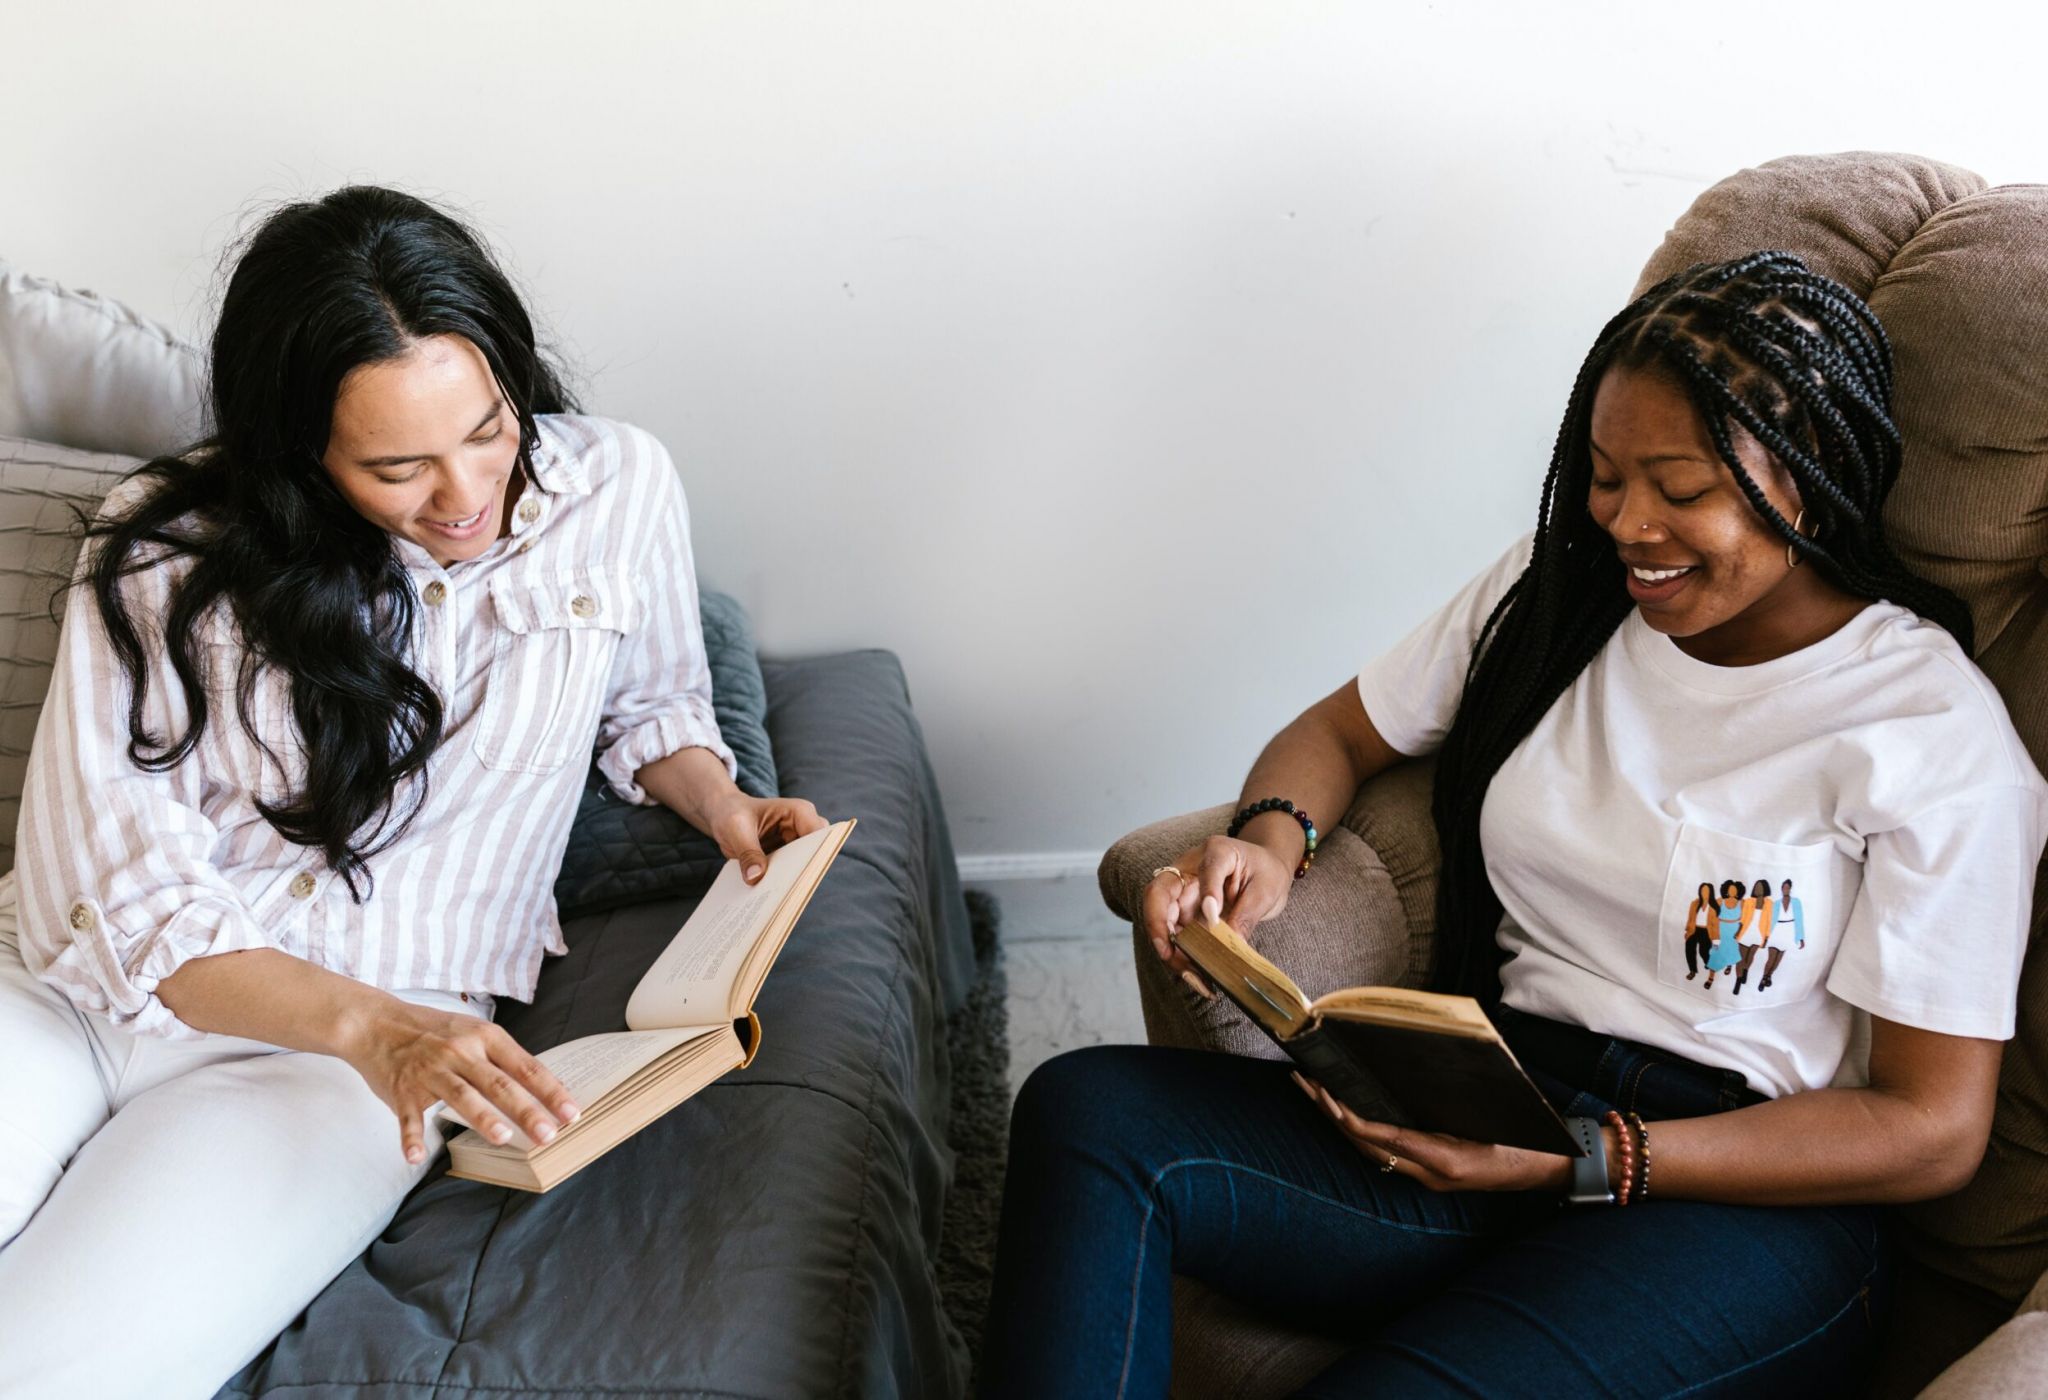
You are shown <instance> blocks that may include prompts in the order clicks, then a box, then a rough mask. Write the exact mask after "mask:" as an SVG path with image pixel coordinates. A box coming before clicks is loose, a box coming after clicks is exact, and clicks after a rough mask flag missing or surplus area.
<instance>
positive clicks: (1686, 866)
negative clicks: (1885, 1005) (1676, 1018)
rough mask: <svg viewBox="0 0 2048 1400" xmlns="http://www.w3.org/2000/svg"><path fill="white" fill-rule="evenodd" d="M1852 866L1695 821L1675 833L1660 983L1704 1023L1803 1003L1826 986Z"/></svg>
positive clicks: (1826, 854)
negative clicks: (1692, 1005)
mask: <svg viewBox="0 0 2048 1400" xmlns="http://www.w3.org/2000/svg"><path fill="white" fill-rule="evenodd" d="M1854 867H1855V862H1853V861H1851V860H1850V859H1849V858H1848V857H1847V856H1845V855H1843V854H1842V853H1841V852H1840V851H1838V850H1837V849H1836V848H1835V845H1834V843H1832V842H1828V841H1822V842H1817V843H1815V844H1813V845H1787V844H1782V843H1778V842H1771V841H1757V840H1752V839H1751V838H1749V837H1746V836H1737V835H1734V834H1732V833H1730V832H1725V831H1715V830H1712V829H1711V828H1708V827H1703V826H1699V825H1696V824H1694V823H1692V822H1686V823H1684V824H1682V825H1681V826H1680V827H1679V829H1678V843H1677V845H1676V847H1675V848H1674V849H1673V851H1672V855H1671V867H1670V870H1669V871H1668V873H1667V874H1666V876H1665V882H1664V900H1663V906H1662V913H1661V916H1660V919H1659V925H1658V929H1657V980H1658V981H1660V982H1662V983H1663V984H1664V985H1665V986H1666V987H1671V988H1676V989H1682V990H1684V991H1685V992H1686V993H1688V994H1689V995H1690V996H1691V998H1692V999H1693V1000H1695V1001H1696V1002H1698V1003H1700V1007H1699V1010H1700V1013H1701V1019H1702V1020H1706V1019H1709V1018H1712V1017H1715V1016H1720V1015H1727V1014H1729V1013H1731V1012H1737V1011H1747V1010H1752V1009H1758V1008H1768V1007H1771V1006H1785V1005H1789V1004H1791V1003H1794V1002H1797V1001H1800V1000H1803V999H1804V998H1806V997H1807V996H1809V995H1811V994H1812V993H1813V992H1814V991H1815V990H1816V989H1817V988H1820V987H1822V986H1824V985H1825V983H1826V981H1827V972H1828V968H1829V965H1830V964H1832V963H1833V962H1834V958H1835V950H1836V948H1837V946H1838V945H1839V943H1840V935H1841V927H1842V920H1843V918H1844V916H1845V915H1846V914H1847V912H1848V904H1849V899H1848V898H1847V897H1846V895H1845V891H1844V888H1843V886H1844V879H1845V877H1846V876H1850V875H1853V874H1854V873H1855V869H1854Z"/></svg>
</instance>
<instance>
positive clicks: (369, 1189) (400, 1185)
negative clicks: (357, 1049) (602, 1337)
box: [0, 875, 490, 1400]
mask: <svg viewBox="0 0 2048 1400" xmlns="http://www.w3.org/2000/svg"><path fill="white" fill-rule="evenodd" d="M16 939H17V927H16V922H15V899H14V878H13V876H12V875H8V876H4V877H0V1085H4V1086H5V1087H4V1089H0V1396H5V1397H7V1400H14V1397H27V1396H33V1397H37V1400H41V1398H42V1397H55V1396H66V1397H69V1396H93V1397H96V1398H97V1397H117V1396H128V1395H134V1396H150V1397H177V1396H200V1397H204V1396H210V1395H212V1394H213V1393H214V1392H215V1391H216V1390H218V1389H219V1388H220V1386H221V1385H222V1384H223V1383H224V1382H225V1381H227V1380H228V1379H229V1378H230V1377H231V1376H233V1375H234V1373H235V1372H236V1371H238V1370H240V1369H241V1367H242V1366H243V1365H244V1364H245V1363H247V1362H248V1360H249V1359H250V1358H251V1357H252V1356H254V1355H255V1354H256V1353H257V1352H258V1351H260V1350H262V1349H263V1347H264V1346H265V1345H266V1344H267V1343H268V1342H269V1341H270V1339H271V1338H272V1337H274V1336H276V1335H277V1333H278V1332H280V1331H282V1330H283V1329H284V1327H285V1326H286V1325H287V1324H288V1323H290V1322H291V1320H292V1319H293V1318H294V1317H296V1316H297V1315H298V1314H299V1312H300V1310H301V1309H303V1308H304V1307H305V1305H306V1304H307V1303H308V1302H310V1301H311V1300H312V1298H313V1296H314V1295H315V1294H317V1293H318V1292H319V1291H320V1290H321V1289H322V1288H323V1287H325V1286H326V1284H327V1282H328V1280H330V1279H332V1278H333V1277H334V1276H335V1275H336V1274H338V1273H340V1272H341V1270H342V1269H343V1268H344V1267H346V1266H347V1264H348V1263H349V1261H350V1260H352V1259H354V1258H355V1257H356V1255H358V1254H360V1253H361V1252H362V1251H363V1250H364V1249H365V1248H366V1247H367V1246H368V1245H369V1243H370V1242H371V1241H372V1240H373V1239H375V1238H376V1237H377V1235H378V1233H379V1232H380V1231H381V1230H382V1229H383V1228H384V1225H385V1224H386V1222H388V1221H389V1220H390V1219H391V1216H392V1214H393V1213H394V1212H395V1211H396V1210H397V1209H398V1204H399V1202H400V1201H401V1200H402V1199H403V1198H404V1196H405V1194H406V1192H407V1191H409V1190H410V1189H411V1188H412V1186H413V1184H414V1183H415V1182H417V1181H418V1180H419V1179H420V1176H421V1174H422V1173H424V1172H425V1170H426V1168H425V1167H424V1166H419V1167H412V1166H408V1165H406V1161H405V1156H404V1153H403V1151H402V1150H401V1148H400V1146H399V1139H398V1120H397V1118H396V1117H395V1116H394V1115H393V1114H392V1112H391V1110H390V1109H389V1108H386V1107H385V1106H384V1103H383V1101H382V1100H381V1099H379V1098H378V1097H377V1096H376V1095H375V1094H373V1093H371V1092H370V1088H369V1086H368V1085H367V1084H365V1083H364V1082H363V1080H362V1078H361V1077H360V1076H359V1075H357V1074H356V1072H355V1071H354V1070H352V1069H350V1068H349V1067H348V1066H347V1065H346V1064H344V1063H342V1062H341V1061H340V1060H337V1059H335V1058H333V1057H332V1056H328V1055H314V1054H305V1053H299V1052H295V1051H288V1050H279V1049H277V1048H276V1047H275V1046H271V1045H264V1044H261V1043H259V1042H257V1041H252V1040H240V1039H237V1038H235V1037H232V1036H224V1035H209V1036H204V1037H201V1038H199V1039H197V1040H182V1041H171V1040H161V1039H158V1038H156V1037H153V1036H138V1035H131V1034H130V1033H129V1032H127V1031H125V1030H122V1029H120V1028H119V1027H116V1026H114V1025H111V1024H110V1023H108V1022H107V1021H106V1020H104V1019H102V1018H101V1017H98V1016H89V1015H81V1014H80V1013H79V1012H78V1011H77V1010H76V1009H75V1008H74V1007H73V1006H72V1005H71V1003H70V1002H68V1001H66V1000H65V999H64V997H63V996H61V995H60V994H59V993H57V992H56V991H54V990H53V989H51V988H50V987H48V986H45V985H44V984H43V983H42V982H40V981H38V980H36V978H35V977H33V976H31V975H30V973H29V971H28V969H27V968H26V967H24V966H23V965H22V961H21V953H20V950H19V948H18V947H17V943H16ZM400 995H403V996H405V997H406V999H407V1000H409V1001H416V1002H421V1003H424V1004H428V1005H434V1006H441V1007H444V1008H445V1009H447V1010H450V1011H463V1012H471V1013H474V1012H475V1011H476V1010H477V1009H478V1007H479V1005H481V1006H483V1007H485V1008H488V1006H489V1004H490V1003H489V1002H488V1000H485V1001H483V1002H481V1003H478V1002H468V1003H465V1002H463V1001H461V1000H460V999H459V998H458V997H457V996H456V995H455V994H454V993H452V992H407V993H401V994H400ZM439 1146H440V1141H439V1138H438V1136H436V1134H435V1133H434V1131H433V1124H432V1121H431V1120H430V1121H429V1124H428V1138H427V1147H428V1153H427V1160H428V1161H432V1160H433V1154H434V1152H435V1151H436V1150H438V1148H439ZM10 1241H11V1242H10Z"/></svg>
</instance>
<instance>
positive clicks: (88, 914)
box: [71, 904, 93, 933]
mask: <svg viewBox="0 0 2048 1400" xmlns="http://www.w3.org/2000/svg"><path fill="white" fill-rule="evenodd" d="M92 925H93V918H92V906H91V905H88V904H74V905H72V906H71V927H73V928H75V929H77V930H78V931H79V932H80V933H84V932H85V931H86V930H87V929H89V928H91V927H92Z"/></svg>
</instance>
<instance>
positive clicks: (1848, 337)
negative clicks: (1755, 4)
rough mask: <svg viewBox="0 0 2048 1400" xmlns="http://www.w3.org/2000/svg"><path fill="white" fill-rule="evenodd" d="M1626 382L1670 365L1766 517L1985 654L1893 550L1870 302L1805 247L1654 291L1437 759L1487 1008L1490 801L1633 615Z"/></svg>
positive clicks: (1852, 578) (1451, 896)
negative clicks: (1602, 449) (1619, 444)
mask: <svg viewBox="0 0 2048 1400" xmlns="http://www.w3.org/2000/svg"><path fill="white" fill-rule="evenodd" d="M1617 368H1623V369H1636V370H1651V371H1655V372H1658V373H1661V374H1664V375H1666V376H1668V377H1669V378H1670V379H1671V380H1672V381H1673V382H1674V383H1676V384H1677V385H1679V386H1680V387H1681V388H1683V389H1684V391H1685V392H1686V394H1687V395H1688V396H1689V397H1690V398H1691V399H1692V403H1693V407H1694V408H1696V409H1697V410H1698V411H1699V415H1700V418H1701V419H1702V420H1703V421H1704V422H1705V424H1706V427H1707V431H1708V433H1709V435H1710V436H1711V437H1712V439H1713V442H1714V446H1715V448H1716V450H1717V451H1718V452H1719V454H1720V457H1721V460H1722V461H1723V462H1724V463H1726V464H1727V467H1728V470H1729V471H1730V472H1732V473H1734V476H1735V481H1736V484H1737V485H1738V486H1739V487H1740V488H1741V491H1742V493H1743V495H1744V496H1745V497H1746V498H1747V499H1748V501H1749V503H1750V505H1751V506H1752V507H1753V508H1754V509H1755V510H1756V512H1757V514H1758V515H1759V516H1760V517H1762V519H1763V521H1764V523H1765V524H1767V525H1768V526H1769V527H1770V528H1771V529H1772V530H1773V531H1774V532H1776V533H1777V534H1778V535H1779V536H1780V537H1781V538H1783V539H1784V541H1785V542H1786V544H1787V545H1788V546H1790V547H1791V548H1793V549H1796V550H1798V551H1799V552H1800V553H1801V554H1802V555H1804V556H1805V559H1806V561H1807V562H1808V563H1810V564H1811V565H1812V566H1813V567H1815V568H1817V569H1819V570H1820V571H1821V572H1822V573H1823V574H1824V575H1826V576H1827V577H1828V578H1829V579H1830V580H1832V581H1833V582H1834V583H1836V584H1837V585H1839V586H1840V587H1841V588H1842V589H1844V590H1845V591H1847V592H1848V593H1851V594H1853V595H1855V596H1857V597H1860V598H1871V599H1880V598H1881V599H1887V600H1889V601H1891V602H1894V603H1897V604H1899V605H1900V606H1902V607H1905V608H1909V609H1911V610H1912V611H1913V612H1915V613H1918V614H1919V615H1920V616H1922V617H1924V618H1926V619H1928V620H1929V621H1931V622H1934V623H1937V624H1939V625H1940V626H1942V627H1944V628H1946V629H1947V630H1948V631H1949V632H1950V633H1951V634H1952V635H1953V636H1954V637H1955V639H1956V640H1957V641H1958V642H1960V643H1961V644H1962V646H1963V649H1964V650H1965V651H1968V650H1970V649H1971V642H1972V632H1971V626H1970V613H1969V610H1968V609H1967V608H1966V607H1965V606H1964V605H1963V603H1962V601H1961V600H1960V599H1958V598H1957V597H1956V596H1955V595H1954V594H1952V593H1950V592H1948V591H1947V590H1946V589H1943V588H1940V587H1937V586H1936V585H1935V584H1932V583H1930V582H1928V581H1927V580H1926V579H1923V578H1921V577H1920V576H1919V575H1917V574H1915V573H1913V572H1912V571H1911V570H1910V569H1908V568H1907V567H1906V566H1905V565H1904V564H1903V563H1901V562H1900V561H1899V559H1898V556H1897V555H1896V554H1894V553H1893V552H1892V548H1891V545H1890V543H1889V542H1888V541H1887V540H1886V538H1885V534H1884V528H1883V525H1882V523H1881V517H1882V515H1883V509H1884V501H1885V497H1886V495H1887V494H1889V492H1890V491H1891V488H1892V483H1893V481H1895V480H1896V479H1897V477H1898V472H1899V432H1898V428H1897V427H1896V425H1894V424H1893V422H1892V417H1891V401H1892V353H1891V344H1890V342H1889V341H1887V340H1886V339H1885V334H1884V328H1883V327H1882V326H1880V325H1879V324H1878V321H1877V317H1876V316H1874V315H1873V314H1872V313H1871V310H1870V308H1869V307H1868V306H1866V305H1864V304H1863V301H1862V299H1861V298H1859V297H1858V296H1857V295H1856V294H1855V293H1854V292H1852V291H1850V290H1849V289H1848V288H1847V287H1844V286H1842V285H1841V284H1840V283H1838V282H1836V281H1834V280H1832V279H1831V278H1828V277H1824V276H1822V275H1820V274H1819V273H1816V272H1813V271H1810V270H1809V269H1808V268H1807V266H1806V264H1805V263H1803V262H1802V261H1800V260H1799V259H1798V258H1797V257H1795V256H1793V255H1792V254H1790V253H1779V252H1761V253H1752V254H1750V255H1748V256H1746V257H1741V258H1736V259H1734V260H1732V261H1729V262H1724V263H1716V264H1711V265H1702V266H1696V267H1692V268H1688V269H1687V270H1686V271H1684V272H1681V273H1679V274H1677V275H1676V276H1674V277H1670V278H1667V279H1666V280H1665V281H1663V282H1660V283H1658V284H1657V285H1656V286H1654V287H1652V288H1651V289H1650V290H1649V291H1648V292H1646V293H1644V294H1643V296H1641V297H1640V298H1638V299H1637V300H1636V301H1634V302H1632V303H1630V305H1629V306H1628V307H1627V308H1626V309H1624V310H1623V311H1622V312H1621V313H1620V314H1619V315H1617V316H1615V317H1614V319H1613V320H1611V321H1609V322H1608V323H1607V324H1606V326H1605V327H1603V328H1602V329H1601V331H1600V335H1599V338H1598V339H1597V340H1596V341H1595V342H1594V344H1593V349H1592V351H1591V353H1589V354H1588V355H1587V356H1586V360H1585V363H1584V364H1583V365H1582V366H1581V367H1580V369H1579V374H1578V378H1577V380H1576V381H1575V382H1574V383H1573V385H1572V392H1571V399H1570V401H1569V403H1568V404H1567V405H1566V407H1565V414H1564V423H1563V425H1562V426H1561V427H1560V428H1559V429H1558V434H1557V444H1556V447H1555V449H1554V450H1553V452H1552V454H1551V459H1550V473H1549V475H1548V476H1547V477H1545V479H1544V482H1543V494H1542V498H1541V502H1540V504H1539V506H1538V508H1537V517H1536V539H1535V551H1534V553H1533V555H1532V556H1531V558H1530V560H1529V566H1528V567H1527V568H1526V569H1524V570H1523V571H1522V574H1521V576H1520V577H1519V578H1517V579H1516V580H1515V582H1514V584H1513V585H1512V586H1511V587H1510V588H1509V589H1508V591H1507V595H1506V596H1505V597H1504V598H1502V599H1501V601H1500V603H1499V605H1498V606H1497V607H1495V608H1494V610H1493V612H1492V614H1491V615H1490V616H1489V617H1488V618H1487V620H1486V624H1485V626H1484V627H1483V628H1482V629H1481V631H1480V639H1479V645H1478V647H1477V648H1476V649H1475V651H1474V653H1473V658H1472V663H1471V666H1470V669H1469V670H1468V671H1467V672H1466V676H1465V688H1464V692H1463V695H1462V697H1461V699H1460V701H1459V705H1458V713H1457V717H1456V719H1455V720H1454V721H1453V722H1452V725H1451V729H1450V732H1449V734H1448V735H1446V736H1445V739H1444V743H1443V748H1442V750H1441V752H1440V753H1439V755H1438V759H1437V772H1436V788H1435V793H1434V796H1433V798H1432V806H1433V815H1434V816H1435V819H1436V829H1437V837H1438V840H1439V842H1440V843H1441V847H1442V852H1443V860H1442V865H1441V869H1440V871H1439V875H1438V884H1437V947H1438V953H1437V967H1436V976H1435V982H1436V985H1437V986H1438V987H1439V988H1441V989H1443V990H1447V991H1457V992H1463V993H1466V994H1467V995H1471V996H1476V997H1479V998H1481V999H1482V1000H1485V1001H1491V1000H1494V999H1496V998H1497V997H1498V996H1499V992H1500V951H1499V947H1498V944H1497V942H1496V939H1495V934H1496V932H1497V930H1498V928H1499V924H1500V916H1501V905H1500V900H1499V898H1498V897H1497V896H1496V895H1495V893H1494V890H1493V886H1492V884H1491V883H1490V882H1489V881H1488V880H1487V876H1486V867H1485V863H1484V860H1483V858H1482V855H1481V852H1480V847H1479V812H1480V806H1481V804H1482V803H1484V801H1485V800H1486V790H1487V787H1488V785H1489V784H1491V783H1492V781H1493V776H1494V774H1495V773H1497V772H1498V771H1499V770H1500V766H1501V764H1502V763H1503V762H1505V761H1506V759H1507V757H1508V755H1509V754H1510V753H1511V752H1513V750H1514V748H1515V746H1516V745H1517V744H1519V743H1521V742H1522V740H1523V739H1524V738H1526V737H1527V736H1528V734H1529V731H1530V730H1532V729H1534V728H1535V727H1536V723H1537V721H1538V720H1540V719H1541V718H1542V717H1543V714H1544V712H1545V711H1547V710H1548V709H1549V708H1550V707H1551V705H1552V704H1554V703H1555V702H1556V700H1557V698H1558V697H1559V696H1560V695H1562V694H1563V693H1564V691H1565V689H1566V688H1567V687H1569V686H1570V685H1571V683H1572V681H1573V680H1575V679H1576V678H1577V677H1578V675H1579V673H1580V672H1581V671H1583V670H1585V669H1586V666H1587V665H1588V664H1589V663H1590V662H1591V661H1592V659H1593V657H1594V656H1595V654H1597V653H1598V652H1599V650H1600V649H1601V647H1603V646H1605V645H1606V644H1607V640H1608V638H1610V637H1611V636H1613V635H1614V630H1615V628H1616V627H1618V626H1620V625H1621V621H1622V619H1623V618H1624V617H1626V616H1627V615H1628V612H1629V609H1630V608H1631V607H1633V606H1634V604H1633V602H1632V601H1631V600H1630V598H1629V595H1628V586H1627V582H1626V579H1625V578H1624V575H1623V570H1622V566H1621V561H1620V557H1619V556H1618V555H1617V554H1616V552H1615V548H1614V541H1613V540H1612V539H1611V538H1610V537H1609V536H1608V534H1607V532H1606V531H1605V530H1603V529H1602V528H1601V527H1600V526H1599V525H1597V524H1596V523H1594V521H1593V519H1592V517H1591V515H1590V514H1589V513H1588V511H1587V509H1586V501H1587V497H1588V491H1589V486H1590V483H1591V480H1592V471H1593V467H1592V454H1591V451H1590V449H1589V447H1588V424H1589V420H1590V418H1591V415H1592V405H1593V395H1594V392H1595V390H1597V389H1598V387H1599V385H1600V380H1601V378H1602V376H1603V375H1605V374H1606V373H1607V371H1608V370H1610V369H1617ZM1738 423H1739V424H1741V425H1742V427H1743V428H1745V429H1747V430H1748V432H1749V433H1750V434H1751V435H1753V436H1754V437H1755V438H1756V439H1757V441H1758V442H1760V443H1762V444H1763V446H1764V447H1765V448H1767V449H1769V451H1770V452H1771V453H1772V454H1773V455H1774V456H1775V457H1776V458H1777V460H1778V461H1779V462H1781V463H1783V464H1784V466H1785V468H1786V469H1787V470H1788V471H1789V472H1790V473H1791V474H1792V477H1793V479H1794V480H1795V481H1796V482H1797V484H1798V487H1799V495H1800V500H1801V502H1802V505H1803V507H1804V509H1805V512H1806V519H1807V521H1808V522H1809V523H1810V524H1811V526H1812V528H1813V533H1812V535H1811V536H1808V535H1806V534H1802V533H1801V532H1799V531H1797V530H1794V529H1793V528H1792V526H1793V522H1791V521H1789V520H1787V519H1785V517H1784V516H1782V515H1780V514H1779V513H1778V511H1777V510H1776V509H1775V508H1774V507H1772V505H1771V504H1770V502H1769V501H1768V500H1767V499H1765V497H1764V494H1763V491H1762V489H1761V487H1760V486H1759V485H1758V483H1757V482H1756V481H1754V480H1752V479H1751V477H1750V475H1749V473H1748V472H1747V471H1746V470H1745V469H1744V467H1743V465H1742V461H1741V458H1739V457H1738V456H1737V455H1736V451H1735V442H1734V437H1733V425H1734V424H1738Z"/></svg>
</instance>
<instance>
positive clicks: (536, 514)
mask: <svg viewBox="0 0 2048 1400" xmlns="http://www.w3.org/2000/svg"><path fill="white" fill-rule="evenodd" d="M519 518H520V519H521V520H524V521H525V522H526V523H527V524H529V525H531V524H532V523H533V522H534V521H536V520H538V519H540V502H539V501H535V500H524V501H521V502H520V503H519Z"/></svg>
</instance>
